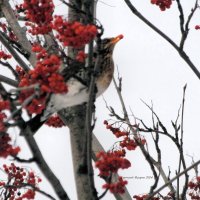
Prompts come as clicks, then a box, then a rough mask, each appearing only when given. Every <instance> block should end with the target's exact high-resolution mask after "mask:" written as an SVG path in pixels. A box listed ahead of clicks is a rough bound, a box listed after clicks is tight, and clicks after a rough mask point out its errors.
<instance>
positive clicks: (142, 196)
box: [133, 194, 160, 200]
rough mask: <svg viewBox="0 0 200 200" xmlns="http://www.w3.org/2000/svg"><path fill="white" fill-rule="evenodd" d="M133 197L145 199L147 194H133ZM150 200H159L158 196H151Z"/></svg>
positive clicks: (136, 199) (137, 199)
mask: <svg viewBox="0 0 200 200" xmlns="http://www.w3.org/2000/svg"><path fill="white" fill-rule="evenodd" d="M133 198H134V199H135V200H145V199H147V198H148V195H147V194H144V195H134V196H133ZM151 200H160V198H159V197H151Z"/></svg>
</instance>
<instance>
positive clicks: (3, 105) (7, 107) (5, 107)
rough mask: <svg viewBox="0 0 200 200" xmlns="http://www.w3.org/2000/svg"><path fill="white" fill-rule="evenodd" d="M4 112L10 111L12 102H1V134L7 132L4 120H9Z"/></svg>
mask: <svg viewBox="0 0 200 200" xmlns="http://www.w3.org/2000/svg"><path fill="white" fill-rule="evenodd" d="M4 110H10V102H9V101H7V100H6V101H4V100H0V132H1V131H2V132H5V131H6V127H5V125H4V120H5V119H6V118H7V116H6V114H5V113H4V112H3V111H4ZM0 148H1V147H0Z"/></svg>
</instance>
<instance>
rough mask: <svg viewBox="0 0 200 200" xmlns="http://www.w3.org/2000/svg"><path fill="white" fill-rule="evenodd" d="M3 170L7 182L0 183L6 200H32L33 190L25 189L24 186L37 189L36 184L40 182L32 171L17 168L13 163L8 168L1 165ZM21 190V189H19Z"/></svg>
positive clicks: (33, 196)
mask: <svg viewBox="0 0 200 200" xmlns="http://www.w3.org/2000/svg"><path fill="white" fill-rule="evenodd" d="M3 170H4V172H5V173H6V174H7V181H1V182H0V186H1V188H0V189H1V190H2V193H1V194H3V193H5V195H6V196H7V199H8V200H23V199H34V198H35V191H34V189H32V188H31V189H25V188H24V186H30V185H31V186H33V187H36V188H38V183H40V182H41V181H42V180H41V178H39V177H38V176H36V175H35V174H34V173H33V172H32V171H28V170H27V169H25V168H22V167H17V166H16V165H15V164H14V163H11V165H10V166H8V165H5V164H4V165H3ZM21 188H23V189H21Z"/></svg>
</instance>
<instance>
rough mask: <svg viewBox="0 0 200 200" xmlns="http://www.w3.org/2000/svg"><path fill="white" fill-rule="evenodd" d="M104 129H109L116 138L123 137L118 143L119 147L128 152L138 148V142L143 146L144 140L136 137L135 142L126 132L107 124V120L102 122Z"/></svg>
mask: <svg viewBox="0 0 200 200" xmlns="http://www.w3.org/2000/svg"><path fill="white" fill-rule="evenodd" d="M104 124H105V125H106V128H107V129H109V130H110V131H111V132H112V133H113V134H114V135H115V136H116V137H117V138H119V137H123V140H122V141H120V146H121V147H122V148H127V149H128V150H135V149H136V148H137V147H138V142H140V144H142V145H144V144H145V143H146V140H145V139H144V138H141V137H138V138H137V142H136V140H135V139H134V138H130V133H129V132H127V131H121V130H120V128H115V127H113V125H111V124H109V123H108V121H107V120H104Z"/></svg>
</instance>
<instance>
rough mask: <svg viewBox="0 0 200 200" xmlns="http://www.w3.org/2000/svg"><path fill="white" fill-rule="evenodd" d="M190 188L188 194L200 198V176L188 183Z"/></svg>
mask: <svg viewBox="0 0 200 200" xmlns="http://www.w3.org/2000/svg"><path fill="white" fill-rule="evenodd" d="M188 188H189V190H188V194H189V196H190V197H191V199H196V200H200V176H197V177H195V178H193V180H191V181H190V182H189V183H188Z"/></svg>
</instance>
